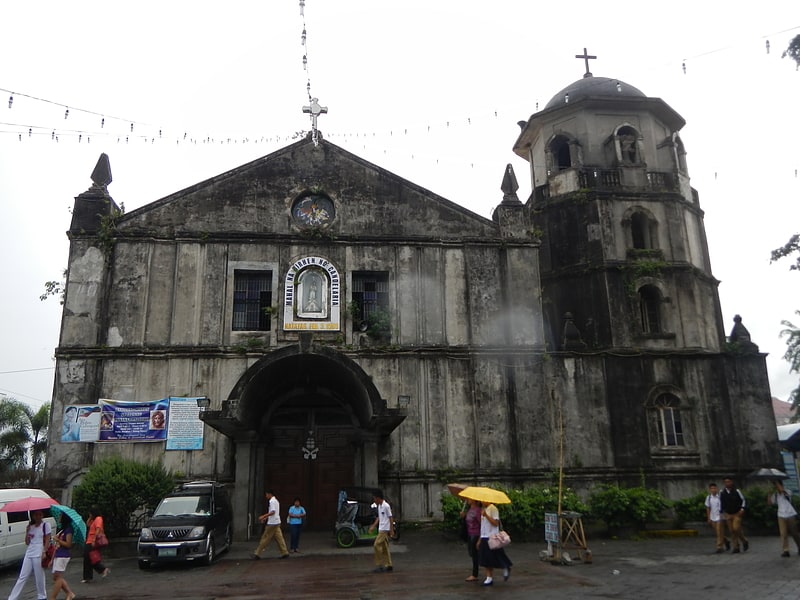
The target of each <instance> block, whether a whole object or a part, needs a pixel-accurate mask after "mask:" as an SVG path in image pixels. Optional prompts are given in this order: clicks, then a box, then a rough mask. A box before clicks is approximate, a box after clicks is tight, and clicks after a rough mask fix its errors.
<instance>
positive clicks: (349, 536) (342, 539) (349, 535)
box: [336, 527, 356, 548]
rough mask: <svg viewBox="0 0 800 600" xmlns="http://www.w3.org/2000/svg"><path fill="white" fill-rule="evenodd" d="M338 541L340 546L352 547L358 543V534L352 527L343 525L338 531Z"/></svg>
mask: <svg viewBox="0 0 800 600" xmlns="http://www.w3.org/2000/svg"><path fill="white" fill-rule="evenodd" d="M336 543H337V544H339V547H340V548H350V547H352V546H353V544H355V543H356V534H355V532H354V531H353V530H352V529H348V528H347V527H343V528H342V529H340V530H339V531H337V532H336Z"/></svg>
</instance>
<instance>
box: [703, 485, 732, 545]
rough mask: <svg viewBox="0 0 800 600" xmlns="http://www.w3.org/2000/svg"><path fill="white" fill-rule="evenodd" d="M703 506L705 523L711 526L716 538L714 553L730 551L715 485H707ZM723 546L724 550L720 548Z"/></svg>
mask: <svg viewBox="0 0 800 600" xmlns="http://www.w3.org/2000/svg"><path fill="white" fill-rule="evenodd" d="M705 504H706V521H708V524H709V525H711V528H712V529H713V530H714V535H715V537H716V542H717V550H716V553H717V554H721V553H723V552H725V550H729V549H730V547H731V543H730V542H729V541H728V539H727V538H726V537H725V527H724V524H723V522H722V514H721V510H720V499H719V488H718V487H717V484H716V483H710V484H709V485H708V496H706V502H705ZM723 545H724V546H725V549H724V550H723V548H722V547H723Z"/></svg>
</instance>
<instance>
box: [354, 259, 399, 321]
mask: <svg viewBox="0 0 800 600" xmlns="http://www.w3.org/2000/svg"><path fill="white" fill-rule="evenodd" d="M351 306H352V309H351V314H350V316H351V317H353V328H354V329H360V328H364V326H369V324H370V322H371V320H374V319H375V318H376V317H377V316H378V314H379V313H380V312H385V311H388V309H389V273H387V272H385V271H377V272H376V271H369V272H367V271H361V272H355V273H353V290H352V304H351ZM362 324H364V325H362Z"/></svg>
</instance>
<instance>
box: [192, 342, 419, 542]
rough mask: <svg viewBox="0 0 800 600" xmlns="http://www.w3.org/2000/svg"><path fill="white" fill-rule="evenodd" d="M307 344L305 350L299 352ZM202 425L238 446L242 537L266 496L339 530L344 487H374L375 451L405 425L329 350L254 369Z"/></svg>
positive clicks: (252, 531)
mask: <svg viewBox="0 0 800 600" xmlns="http://www.w3.org/2000/svg"><path fill="white" fill-rule="evenodd" d="M301 345H302V344H301ZM202 418H203V420H204V421H205V422H206V423H207V424H208V425H210V426H212V427H215V428H216V429H218V430H220V431H222V432H223V433H225V434H226V435H228V437H230V438H232V439H233V441H234V443H235V445H236V486H235V491H234V503H235V509H236V512H237V513H238V514H244V512H245V511H243V510H242V509H241V508H242V507H247V510H246V512H247V515H248V519H247V522H246V523H236V524H235V528H236V531H237V533H238V534H239V535H245V536H246V537H251V536H255V535H257V534H258V530H259V525H258V523H257V521H256V517H257V516H258V515H259V514H262V513H263V508H264V507H263V496H264V491H266V490H267V489H270V490H271V491H272V492H273V493H274V494H275V495H276V496H277V497H278V499H279V500H280V502H281V511H282V512H285V510H284V509H286V508H288V506H289V505H290V504H291V503H292V501H293V500H294V498H295V497H299V498H300V499H301V501H302V503H303V505H304V506H305V508H306V510H307V512H308V520H307V526H308V527H309V528H312V529H328V528H330V527H332V526H333V524H334V523H335V515H336V502H337V497H338V492H339V490H340V489H341V488H343V487H349V486H367V487H377V486H379V484H380V483H379V481H378V446H379V445H380V444H381V443H384V442H386V441H387V439H388V436H389V434H390V433H391V432H392V431H393V430H394V429H395V428H396V427H397V426H398V425H399V424H400V422H402V420H403V419H404V418H405V416H404V414H402V413H401V411H400V410H399V409H388V408H386V402H385V401H384V400H382V399H381V397H380V394H379V393H378V390H377V389H376V388H375V385H374V384H373V383H372V380H371V379H370V377H369V376H368V375H367V374H366V373H365V372H364V371H363V370H362V369H361V367H360V366H359V365H358V364H357V363H355V362H354V361H353V360H352V359H350V358H348V357H346V356H345V355H343V354H341V353H339V352H337V351H335V350H332V349H330V348H327V347H324V346H320V347H316V346H313V345H309V347H307V348H303V349H301V347H300V346H290V347H286V348H283V349H281V350H277V351H275V352H272V353H270V354H269V355H267V356H265V357H264V358H262V359H261V360H259V361H258V362H256V363H255V364H254V365H252V366H251V367H250V368H249V369H248V370H247V371H246V372H245V373H244V375H242V377H241V378H240V379H239V381H238V382H237V383H236V385H235V386H234V388H233V390H232V391H231V394H230V396H229V399H228V400H227V401H226V402H223V408H222V410H220V411H214V413H206V414H205V415H203V417H202Z"/></svg>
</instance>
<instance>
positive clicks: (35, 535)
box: [8, 510, 51, 600]
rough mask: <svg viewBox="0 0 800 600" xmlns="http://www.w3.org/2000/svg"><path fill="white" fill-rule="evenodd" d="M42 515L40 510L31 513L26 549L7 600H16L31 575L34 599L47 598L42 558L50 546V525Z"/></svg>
mask: <svg viewBox="0 0 800 600" xmlns="http://www.w3.org/2000/svg"><path fill="white" fill-rule="evenodd" d="M43 516H44V515H43V513H42V511H41V510H32V511H31V522H30V523H28V527H27V528H26V529H25V543H26V544H27V545H28V548H27V549H26V550H25V556H24V557H23V559H22V568H21V569H20V570H19V577H18V578H17V583H16V584H14V589H12V590H11V594H9V596H8V600H17V598H19V596H20V594H21V593H22V589H23V588H24V587H25V582H26V581H28V577H30V576H31V574H32V575H33V577H34V579H35V580H36V598H37V599H39V600H45V599H46V598H47V585H46V584H45V581H44V569H43V568H42V558H44V556H45V552H46V550H47V547H48V546H49V545H50V534H51V531H50V524H49V523H48V522H47V521H43V520H42V518H43Z"/></svg>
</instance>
